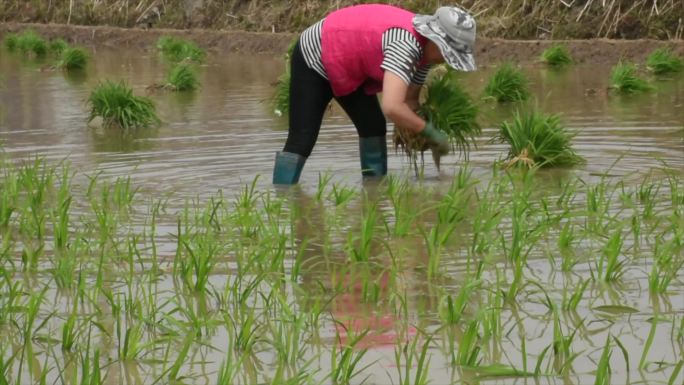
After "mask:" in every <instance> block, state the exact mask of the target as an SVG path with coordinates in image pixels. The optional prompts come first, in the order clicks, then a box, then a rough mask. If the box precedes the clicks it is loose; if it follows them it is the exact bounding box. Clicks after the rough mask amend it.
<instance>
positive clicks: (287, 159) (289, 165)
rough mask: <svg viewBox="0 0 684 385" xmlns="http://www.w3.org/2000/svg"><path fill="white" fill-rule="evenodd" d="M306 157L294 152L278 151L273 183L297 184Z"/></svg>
mask: <svg viewBox="0 0 684 385" xmlns="http://www.w3.org/2000/svg"><path fill="white" fill-rule="evenodd" d="M305 162H306V158H305V157H303V156H301V155H299V154H295V153H292V152H284V151H283V152H277V153H276V158H275V166H274V167H273V184H297V182H299V175H301V173H302V168H304V163H305Z"/></svg>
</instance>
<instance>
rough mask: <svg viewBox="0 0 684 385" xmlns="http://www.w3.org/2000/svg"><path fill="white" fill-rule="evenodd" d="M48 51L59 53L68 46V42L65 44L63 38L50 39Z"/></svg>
mask: <svg viewBox="0 0 684 385" xmlns="http://www.w3.org/2000/svg"><path fill="white" fill-rule="evenodd" d="M49 48H50V52H52V53H54V54H56V55H61V54H62V53H63V52H64V51H66V50H67V48H69V44H67V42H66V41H64V39H61V38H57V39H55V40H52V41H51V42H50V47H49Z"/></svg>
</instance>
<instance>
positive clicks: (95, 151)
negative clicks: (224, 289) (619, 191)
mask: <svg viewBox="0 0 684 385" xmlns="http://www.w3.org/2000/svg"><path fill="white" fill-rule="evenodd" d="M95 57H96V60H95V61H94V62H92V63H91V65H90V67H89V69H88V71H87V73H85V74H80V75H76V76H67V75H65V74H63V73H61V72H54V71H49V70H41V65H39V64H28V65H27V64H26V62H24V61H22V60H20V59H18V58H17V57H13V56H9V55H6V54H5V53H4V52H3V54H2V56H0V74H1V75H0V81H1V82H2V85H1V86H0V141H2V143H3V147H4V151H5V153H6V154H8V155H9V156H10V157H11V158H15V159H26V158H27V157H29V156H35V155H40V156H43V157H45V158H47V159H48V160H50V161H53V162H58V161H61V160H63V159H65V158H66V159H68V161H69V162H70V163H71V164H72V165H73V167H74V169H75V170H77V171H80V172H83V173H86V174H95V173H100V174H101V175H102V177H103V178H110V177H117V176H128V175H130V176H131V178H132V181H133V183H134V184H135V185H136V186H140V187H141V194H142V195H144V196H152V197H159V196H161V195H167V194H168V196H170V201H169V202H170V203H169V205H170V209H169V210H173V209H174V208H180V207H181V205H182V204H183V202H184V201H185V200H186V199H192V198H195V197H197V196H200V197H206V196H210V195H212V194H215V193H216V191H217V190H223V191H224V193H225V194H226V195H227V196H232V195H233V194H235V193H236V192H237V190H238V189H240V188H241V187H242V186H243V185H244V184H245V183H248V182H250V181H252V180H253V179H254V177H255V176H257V175H261V178H260V179H259V181H258V185H259V186H260V187H261V188H264V189H267V188H270V184H269V181H270V173H271V168H272V161H273V154H274V152H275V151H277V150H279V149H280V148H281V147H282V144H283V143H284V140H285V137H286V125H285V122H284V121H283V120H282V119H278V118H274V117H273V115H272V114H271V107H270V106H269V104H268V98H269V96H270V92H271V90H272V82H273V81H275V79H277V77H278V76H279V74H280V73H281V71H282V69H283V63H282V62H281V61H280V60H277V59H274V58H269V57H256V56H251V57H250V56H247V57H245V56H233V55H226V56H216V57H212V58H211V59H210V60H209V61H208V64H207V65H205V66H203V67H202V69H201V83H202V88H201V89H200V90H199V91H197V92H194V93H190V94H173V93H153V94H151V95H150V96H151V97H152V98H153V99H154V100H155V101H156V104H157V107H158V111H159V115H160V117H161V119H162V120H163V124H162V125H161V126H160V127H157V128H153V129H145V130H138V131H135V132H129V133H122V132H120V131H117V130H104V129H102V128H99V127H97V126H96V124H94V125H91V126H88V125H87V124H86V123H85V122H86V120H87V117H88V112H87V109H86V106H85V100H86V99H87V97H88V94H89V92H90V90H91V89H92V88H93V87H94V85H95V84H97V82H98V80H101V79H112V80H117V79H125V80H126V81H127V82H128V83H129V84H130V85H131V86H132V87H133V88H134V89H135V90H136V92H137V93H140V94H142V93H145V92H146V87H147V86H149V85H151V84H153V83H158V82H162V81H163V79H164V74H165V72H166V64H165V63H164V62H163V61H162V60H160V59H159V58H158V57H157V56H156V54H153V53H151V54H147V55H141V54H140V53H139V52H135V53H133V52H126V51H122V50H107V49H104V50H100V51H98V52H97V53H95ZM609 70H610V68H608V67H595V66H575V67H572V68H569V69H567V70H564V71H551V70H546V69H543V68H541V67H540V68H537V67H529V68H526V69H525V71H526V73H527V74H528V75H529V76H530V78H531V79H532V82H533V88H534V93H535V95H537V98H538V100H537V101H536V103H537V104H538V105H539V106H540V108H541V109H543V110H544V111H546V112H554V113H561V114H562V115H563V118H564V121H565V123H566V125H567V126H568V127H570V128H571V129H575V130H578V131H579V134H578V136H577V137H576V138H575V149H576V150H577V151H578V153H579V154H580V155H582V156H583V157H585V158H586V160H587V163H586V165H584V166H581V167H578V168H577V169H574V170H572V171H560V172H549V173H547V175H546V176H547V178H540V181H541V182H540V189H544V188H547V187H548V188H549V189H551V188H553V186H554V185H555V184H557V182H558V181H559V180H563V178H566V177H567V176H568V174H575V175H579V176H580V177H582V178H584V179H587V180H592V179H597V178H599V176H600V175H603V174H608V175H609V176H610V177H611V178H614V177H615V178H616V177H621V178H625V179H626V180H628V181H629V180H633V181H635V183H638V182H637V181H640V180H641V179H642V178H643V176H644V175H645V174H646V173H648V172H649V170H650V169H651V168H659V167H662V166H663V165H667V166H668V167H670V168H672V169H674V170H682V169H684V131H683V126H684V76H679V77H676V78H673V79H669V80H667V81H660V82H658V83H657V85H658V87H659V89H660V90H659V92H656V93H652V94H647V95H642V96H632V97H615V96H609V95H608V94H607V92H606V89H605V84H606V79H607V77H608V73H609ZM489 73H491V69H488V68H483V69H482V70H481V71H480V72H478V73H475V74H468V75H464V76H463V81H464V83H465V84H466V85H467V86H468V88H469V89H470V90H472V94H473V95H479V94H480V93H481V90H482V88H483V87H484V81H485V79H487V75H488V74H489ZM511 109H512V108H511V107H510V106H504V107H500V106H494V105H491V104H484V105H483V107H482V116H483V122H484V126H485V129H484V133H483V136H482V138H481V140H480V143H479V148H478V149H477V150H474V151H472V152H471V153H470V162H471V165H472V167H473V169H474V172H475V174H477V175H487V172H488V170H489V169H490V168H491V165H492V162H493V161H494V160H497V159H499V158H501V157H504V156H505V151H506V148H505V146H503V145H499V144H496V143H490V142H489V138H491V137H492V136H493V135H494V134H495V131H496V124H497V123H498V122H499V121H501V120H502V119H507V118H509V117H510V114H511ZM462 162H463V160H462V159H460V158H458V157H456V156H448V157H446V158H445V159H443V160H442V171H441V173H438V172H437V170H435V168H434V167H433V166H432V165H431V164H430V162H427V165H426V167H425V170H424V173H425V182H424V183H425V184H426V185H427V186H428V187H431V186H432V187H437V188H446V186H448V184H449V183H450V182H451V175H452V173H453V171H454V169H455V168H456V166H457V165H459V164H461V163H462ZM358 163H359V162H358V152H357V137H356V134H355V131H354V128H353V127H352V126H351V125H350V122H349V121H348V119H347V118H346V117H345V116H344V115H342V114H341V113H340V112H339V109H335V108H334V107H333V109H332V111H331V112H330V113H329V114H328V115H327V116H326V119H325V121H324V126H323V128H322V130H321V134H320V136H319V139H318V143H317V145H316V148H315V150H314V153H313V154H312V156H311V158H310V159H309V160H308V163H307V166H306V168H305V170H304V173H303V176H302V179H301V185H302V189H303V192H304V194H303V197H304V198H303V199H304V200H306V199H311V198H310V195H311V194H310V193H311V192H313V191H315V185H316V183H317V180H318V174H319V173H324V172H331V173H332V174H333V175H334V180H335V181H344V182H345V183H347V184H349V185H352V186H355V187H357V188H360V187H361V185H362V180H361V177H360V172H359V164H358ZM389 169H390V172H391V173H394V174H408V175H409V177H411V176H410V175H411V173H412V171H411V169H410V167H409V164H408V163H407V161H406V160H405V159H404V158H402V157H401V156H400V155H398V154H394V153H392V154H391V155H390V160H389ZM84 183H85V180H84ZM544 183H548V186H545V185H544ZM302 204H303V205H306V204H307V202H304V203H302ZM351 207H352V212H351V214H352V215H355V214H360V212H361V208H360V205H354V206H351ZM168 225H169V226H170V229H172V228H173V223H170V224H168ZM160 226H163V225H160ZM309 231H310V232H311V233H312V234H311V235H312V236H313V238H315V235H316V234H315V232H316V229H315V227H312V229H310V230H309ZM169 232H171V230H169ZM174 242H175V241H173V240H172V239H170V238H169V239H168V243H167V244H165V245H164V244H162V245H159V247H160V249H165V250H172V249H173V248H174V247H175V243H174ZM416 247H419V246H416ZM170 253H172V252H170ZM533 257H534V259H533V261H532V262H531V264H530V265H531V270H532V271H534V272H535V273H538V274H539V276H540V277H543V278H542V279H554V278H555V275H554V274H553V273H552V272H550V271H548V263H546V261H544V260H543V259H541V257H540V256H533ZM463 269H464V266H463V263H462V262H455V263H454V264H453V266H452V267H450V271H451V272H452V273H453V274H454V282H452V283H448V282H447V283H445V285H446V286H449V285H451V286H457V285H458V282H457V281H458V277H459V274H461V273H462V271H463ZM578 274H586V275H587V276H588V275H589V270H588V269H586V271H585V270H581V269H580V270H579V271H578ZM214 279H215V280H216V281H217V283H218V282H219V281H222V280H224V277H218V276H217V277H214ZM403 279H404V280H405V281H406V282H407V283H406V285H407V286H410V287H414V288H421V287H425V286H424V285H421V283H420V278H417V277H413V276H411V274H410V273H409V274H407V276H406V277H404V278H403ZM559 279H560V278H559ZM169 281H170V278H169V279H168V280H162V281H161V283H160V286H161V287H162V289H166V290H172V289H173V284H172V283H171V282H169ZM647 286H648V283H647V282H646V281H645V280H643V281H642V282H636V283H634V282H629V283H628V285H627V288H626V289H625V291H624V292H621V293H620V294H616V293H611V292H609V293H605V292H601V293H597V295H600V296H605V297H606V298H598V299H597V305H601V304H604V303H613V301H612V300H614V299H615V298H618V299H619V300H620V301H619V302H620V303H623V304H626V305H629V306H633V307H636V308H639V309H652V308H653V307H654V306H660V307H663V308H664V309H666V312H668V313H669V314H674V315H677V314H678V315H679V316H681V315H682V313H683V312H684V305H683V303H684V297H682V296H681V295H673V296H671V297H670V302H668V303H665V304H654V303H652V302H651V300H649V298H648V296H647V294H644V288H645V287H647ZM678 288H681V286H678ZM646 292H647V290H646ZM428 294H429V293H427V292H426V293H423V292H416V293H413V294H412V295H411V298H412V299H413V300H412V302H411V304H410V311H411V313H412V317H420V316H421V315H424V314H425V313H426V311H425V309H426V308H431V307H434V306H435V305H434V303H431V302H430V301H429V300H421V298H423V297H424V298H430V297H431V296H430V295H428ZM344 301H347V302H348V303H345V302H344ZM357 302H358V300H357V299H355V298H348V299H345V298H342V299H340V300H339V301H336V303H335V305H334V307H333V308H332V309H331V311H332V312H333V313H335V312H336V311H340V312H344V313H346V316H351V317H352V318H354V317H358V318H359V319H360V320H361V321H359V322H362V323H363V322H366V323H367V324H369V325H380V326H379V327H382V328H389V329H391V326H392V323H393V321H392V319H391V317H388V316H383V314H384V313H385V310H387V309H373V308H370V307H368V308H366V307H364V306H360V305H358V303H357ZM545 312H546V310H545V308H544V307H543V306H542V305H541V304H538V303H534V302H533V303H532V304H531V305H529V306H528V307H527V309H526V313H525V314H524V315H518V316H519V317H520V321H519V322H520V323H522V324H524V326H525V330H526V333H527V340H528V345H527V350H528V351H535V352H539V351H541V350H542V349H543V348H544V347H545V346H546V345H548V343H549V341H548V339H544V340H541V339H535V337H536V336H539V335H542V334H544V333H545V332H547V331H546V329H543V328H545V327H548V324H547V323H542V322H537V319H536V318H535V316H538V317H539V318H543V315H544V313H545ZM387 313H389V311H387ZM427 313H429V314H432V316H434V311H433V312H427ZM368 314H372V316H370V317H368V316H367V315H368ZM364 315H365V316H364ZM584 315H586V314H580V316H584ZM651 317H652V313H649V312H648V311H646V312H644V313H640V314H637V315H634V316H631V317H630V318H629V319H627V320H625V319H621V320H620V321H619V322H621V324H620V325H621V327H620V328H619V329H620V331H621V342H622V343H623V344H625V345H626V346H627V348H628V350H630V351H633V352H634V353H633V355H634V356H635V357H638V356H639V354H640V353H641V347H642V345H643V343H644V340H645V338H646V336H647V335H648V334H649V330H650V325H651V323H650V322H649V319H650V318H651ZM513 318H515V317H511V319H513ZM513 326H515V325H514V324H507V325H504V329H505V330H507V331H508V330H510V329H511V328H512V327H513ZM542 329H543V330H542ZM601 330H602V329H601V325H595V326H594V327H592V328H589V331H595V332H596V333H599V332H600V331H601ZM667 331H668V330H667V328H665V330H663V329H659V331H658V333H657V334H656V335H655V337H654V338H655V343H654V346H656V347H659V348H662V350H663V353H662V355H663V358H667V359H668V360H669V361H672V354H673V352H674V354H675V355H678V354H680V352H679V351H678V349H677V347H675V346H674V344H673V342H672V336H671V335H669V334H668V333H666V332H667ZM409 332H410V333H413V334H415V333H416V331H415V330H414V331H409ZM322 334H323V337H324V339H326V340H328V341H330V340H331V338H332V336H331V332H330V329H329V328H328V329H326V330H324V331H322ZM333 336H334V335H333ZM602 336H603V335H602ZM222 337H223V336H222V335H221V334H220V333H219V335H217V336H216V337H215V340H216V341H219V342H217V343H216V344H217V345H220V341H221V339H222ZM385 337H386V338H387V339H388V341H391V340H393V339H394V338H396V336H395V337H392V336H385ZM378 338H379V340H378V341H375V342H373V343H372V345H373V349H371V350H369V353H368V354H367V356H366V357H365V358H364V363H366V364H371V365H372V367H371V369H370V370H369V373H372V375H371V376H370V377H369V378H368V382H367V383H385V381H387V378H388V377H387V372H392V373H393V374H392V375H391V376H390V377H391V378H394V381H395V383H396V377H394V372H395V371H396V368H394V367H393V366H392V365H393V354H394V345H392V344H387V343H385V342H386V341H385V342H383V340H382V336H379V337H378ZM446 338H447V337H445V338H444V340H446ZM601 338H604V337H601ZM581 340H582V342H581V343H579V344H580V348H578V350H581V349H585V350H587V351H594V350H597V349H600V347H601V346H602V344H603V342H604V341H603V339H601V340H600V341H599V340H596V341H593V340H592V334H591V333H589V334H586V335H582V336H581ZM512 341H513V340H510V341H504V342H502V346H501V348H502V349H504V350H505V351H506V352H507V353H508V354H510V355H511V356H512V357H508V359H509V360H510V362H512V363H515V364H516V366H518V367H520V364H521V363H520V360H519V359H518V358H515V357H516V356H519V355H520V347H519V346H516V345H515V344H514V343H513V342H512ZM204 354H206V356H205V357H203V358H202V360H204V361H206V362H207V363H206V364H203V365H200V366H198V367H195V368H193V369H192V370H190V371H191V372H194V373H195V374H197V372H200V373H204V375H199V376H198V377H197V378H196V379H195V383H201V384H204V383H211V381H210V380H209V379H210V378H211V375H212V374H211V373H214V372H215V371H216V370H217V369H218V366H219V365H220V362H221V360H222V357H223V356H222V354H220V353H218V354H217V353H215V352H213V351H211V350H210V349H207V351H206V352H204ZM618 354H619V353H618V351H615V352H614V355H618ZM656 355H657V353H656ZM594 356H596V355H595V354H594V355H593V356H592V357H594ZM447 360H448V358H447V357H444V356H441V355H439V354H435V355H433V358H432V361H431V373H430V377H431V378H432V379H433V383H448V382H449V381H450V378H449V377H448V375H447V374H445V371H444V368H445V367H447V366H449V365H448V361H447ZM632 361H633V362H634V360H632ZM319 364H320V365H319ZM533 364H534V363H531V364H529V365H533ZM317 365H318V366H320V367H321V368H322V373H327V371H326V365H328V358H327V357H324V358H322V360H321V361H320V363H317ZM595 365H596V363H595V362H592V361H591V360H589V359H587V358H586V357H582V358H581V359H578V361H577V362H576V365H575V366H576V369H577V371H578V372H579V373H580V374H577V375H575V374H573V375H572V376H571V378H566V379H557V378H543V379H542V380H540V381H541V382H542V383H558V384H560V383H586V382H590V381H591V380H592V379H593V377H592V375H591V371H592V370H593V368H594V367H595ZM619 365H621V364H620V362H615V367H614V370H615V371H616V374H615V375H616V377H615V378H614V380H615V379H617V380H616V381H618V380H619V381H620V382H621V383H622V382H626V380H627V379H628V377H629V378H630V379H631V381H633V382H639V381H641V380H642V378H640V377H639V376H646V378H647V380H645V381H646V382H648V383H650V382H652V381H665V382H666V381H667V374H668V373H669V372H668V371H663V372H656V373H644V372H641V373H637V372H636V371H635V370H634V369H633V368H632V370H631V376H628V375H627V373H626V370H625V368H624V367H621V366H619ZM361 366H365V365H361ZM122 376H123V374H122ZM133 377H134V378H133V379H130V378H129V379H127V380H122V379H119V378H116V376H115V375H112V377H110V378H109V379H110V380H111V381H112V383H117V382H119V381H121V382H131V383H136V382H141V383H144V382H149V381H148V380H149V379H150V377H146V376H145V374H144V373H143V374H140V375H139V377H137V380H136V376H133ZM360 377H364V376H360ZM361 380H362V378H358V381H359V382H360V381H361ZM489 382H491V383H532V382H534V381H532V380H528V381H525V380H522V379H519V380H512V379H505V380H493V381H488V383H489Z"/></svg>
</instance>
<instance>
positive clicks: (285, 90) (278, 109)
mask: <svg viewBox="0 0 684 385" xmlns="http://www.w3.org/2000/svg"><path fill="white" fill-rule="evenodd" d="M297 41H298V39H295V40H293V41H292V42H290V45H289V46H288V47H287V51H286V52H285V71H284V72H283V74H282V75H280V77H278V81H277V82H276V86H275V91H274V92H273V97H272V103H273V113H274V114H276V115H277V116H287V114H289V113H290V59H291V58H292V51H294V48H295V46H296V45H297Z"/></svg>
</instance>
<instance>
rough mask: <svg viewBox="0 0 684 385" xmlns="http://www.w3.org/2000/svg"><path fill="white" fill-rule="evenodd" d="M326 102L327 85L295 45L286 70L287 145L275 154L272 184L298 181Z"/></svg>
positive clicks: (328, 95) (313, 142)
mask: <svg viewBox="0 0 684 385" xmlns="http://www.w3.org/2000/svg"><path fill="white" fill-rule="evenodd" d="M330 100H332V89H331V87H330V83H329V82H328V81H327V80H326V79H324V78H323V77H321V76H320V75H319V74H318V73H317V72H316V71H314V70H312V69H311V68H309V67H308V66H307V65H306V62H305V61H304V56H303V55H302V51H301V48H300V45H299V42H298V43H297V45H296V46H295V48H294V50H293V51H292V59H291V67H290V109H289V110H290V112H289V129H288V134H287V141H286V142H285V147H284V149H283V151H282V152H278V153H277V154H276V162H275V167H274V168H273V183H274V184H294V183H297V182H298V181H299V175H300V174H301V171H302V168H303V167H304V163H305V162H306V158H308V157H309V155H311V151H312V150H313V147H314V144H316V139H317V138H318V132H319V131H320V129H321V122H322V121H323V114H324V113H325V108H326V107H327V106H328V103H330Z"/></svg>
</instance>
